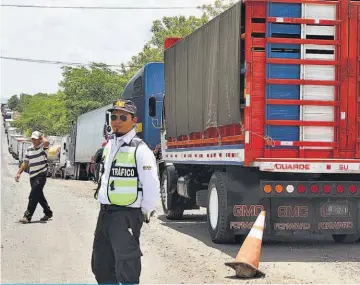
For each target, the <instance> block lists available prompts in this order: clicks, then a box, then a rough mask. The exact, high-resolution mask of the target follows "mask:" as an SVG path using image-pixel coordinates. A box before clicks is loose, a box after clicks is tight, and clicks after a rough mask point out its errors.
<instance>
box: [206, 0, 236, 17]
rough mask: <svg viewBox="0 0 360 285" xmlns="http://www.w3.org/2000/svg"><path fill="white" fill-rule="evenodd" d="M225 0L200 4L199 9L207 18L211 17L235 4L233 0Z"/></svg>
mask: <svg viewBox="0 0 360 285" xmlns="http://www.w3.org/2000/svg"><path fill="white" fill-rule="evenodd" d="M226 2H228V1H224V0H216V1H215V2H214V4H209V5H202V6H200V7H199V9H201V10H202V11H203V12H204V14H205V15H206V16H207V17H208V18H209V19H212V18H214V17H216V16H218V15H220V14H221V13H222V12H224V11H225V10H227V9H229V8H230V7H231V6H233V5H234V4H235V1H230V2H229V3H226Z"/></svg>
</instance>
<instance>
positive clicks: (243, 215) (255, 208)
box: [226, 166, 270, 236]
mask: <svg viewBox="0 0 360 285" xmlns="http://www.w3.org/2000/svg"><path fill="white" fill-rule="evenodd" d="M226 173H227V177H228V181H229V184H228V185H229V186H228V196H227V201H228V221H229V229H230V230H231V231H232V232H233V233H234V235H247V234H248V233H249V231H250V229H251V228H252V226H253V224H254V222H255V220H256V218H257V217H258V215H259V214H260V212H261V211H262V210H265V211H266V213H267V214H266V217H265V230H264V236H266V235H267V234H268V233H269V232H268V231H269V226H268V225H269V224H270V199H267V198H262V197H261V195H260V178H259V173H258V171H257V169H252V168H244V167H241V166H240V167H235V166H234V167H228V168H227V169H226Z"/></svg>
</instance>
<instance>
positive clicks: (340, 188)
mask: <svg viewBox="0 0 360 285" xmlns="http://www.w3.org/2000/svg"><path fill="white" fill-rule="evenodd" d="M336 191H337V192H338V193H344V191H345V187H344V186H343V185H338V186H336Z"/></svg>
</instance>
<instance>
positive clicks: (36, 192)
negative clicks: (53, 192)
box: [24, 172, 53, 220]
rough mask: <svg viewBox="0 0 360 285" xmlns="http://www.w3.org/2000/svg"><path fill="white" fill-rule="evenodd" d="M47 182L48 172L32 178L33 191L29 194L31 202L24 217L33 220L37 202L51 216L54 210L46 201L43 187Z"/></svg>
mask: <svg viewBox="0 0 360 285" xmlns="http://www.w3.org/2000/svg"><path fill="white" fill-rule="evenodd" d="M45 184H46V173H45V172H44V173H41V174H39V175H37V176H35V177H32V178H30V185H31V192H30V195H29V203H28V206H27V209H26V211H25V213H24V217H26V218H27V219H28V220H31V218H32V216H33V214H34V212H35V209H36V206H37V204H40V205H41V207H42V208H43V211H44V214H45V215H47V216H49V217H51V216H52V214H53V213H52V211H51V210H50V207H49V205H48V202H47V201H46V198H45V195H44V192H43V189H44V186H45Z"/></svg>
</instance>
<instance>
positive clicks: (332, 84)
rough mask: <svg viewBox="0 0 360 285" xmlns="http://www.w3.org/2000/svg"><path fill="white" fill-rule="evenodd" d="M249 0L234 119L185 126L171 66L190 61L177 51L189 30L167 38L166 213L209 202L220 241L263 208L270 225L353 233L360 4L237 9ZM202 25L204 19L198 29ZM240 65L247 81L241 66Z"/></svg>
mask: <svg viewBox="0 0 360 285" xmlns="http://www.w3.org/2000/svg"><path fill="white" fill-rule="evenodd" d="M242 7H245V13H241V18H242V20H241V21H239V25H241V22H242V23H243V24H245V31H241V33H242V32H244V33H245V37H244V38H245V48H243V52H245V56H244V58H245V61H244V60H243V58H242V56H241V52H239V55H240V59H241V58H242V61H243V62H244V65H245V68H246V73H245V82H246V89H245V91H244V95H243V97H242V98H241V97H240V104H241V103H243V105H242V106H241V107H242V108H243V111H242V112H241V113H240V115H241V116H242V117H241V119H240V120H239V121H238V122H236V120H232V121H231V118H230V121H231V122H230V123H229V124H221V123H219V122H217V124H216V125H215V126H214V125H213V126H210V127H209V126H208V125H206V124H204V125H206V128H203V129H202V130H201V131H196V132H187V133H186V132H185V131H183V130H185V129H186V127H185V128H184V126H182V125H181V124H182V122H180V123H177V121H176V118H175V119H174V118H173V116H174V110H175V117H176V116H177V114H178V113H177V111H180V112H179V114H180V113H181V112H182V111H183V110H184V108H183V105H182V104H183V102H181V100H189V99H186V97H184V96H185V95H184V94H186V91H183V90H182V89H181V88H184V87H183V86H181V84H178V83H176V84H175V83H172V81H171V78H172V77H174V75H170V72H175V71H171V68H172V67H173V68H174V69H176V70H181V68H182V66H181V64H182V65H184V63H182V61H181V60H179V59H176V56H175V60H173V59H171V54H176V52H177V53H179V54H180V53H181V49H184V46H185V45H186V41H187V42H189V41H191V36H192V34H191V35H190V36H189V37H190V39H189V38H188V37H187V38H185V39H184V40H180V41H177V42H176V43H173V42H172V44H171V46H167V47H166V49H165V99H164V118H163V139H162V154H163V157H162V158H163V161H162V163H161V164H160V173H161V185H162V189H161V196H162V202H163V208H164V212H165V214H166V216H167V217H168V219H181V218H182V216H183V212H184V210H193V209H198V208H199V207H206V208H207V216H208V228H209V232H210V235H211V238H212V240H213V241H214V242H218V243H228V242H231V241H234V240H236V237H238V236H244V235H245V234H247V233H248V231H249V230H250V228H251V227H252V224H253V222H254V221H255V219H256V217H257V215H258V214H259V212H260V211H261V210H263V209H265V210H267V216H266V225H267V227H266V234H267V235H276V236H281V235H292V234H294V233H300V234H325V235H326V234H330V235H332V236H333V238H334V240H335V241H338V242H354V241H357V240H359V237H360V182H359V174H360V153H359V146H360V103H359V102H360V95H359V92H358V88H359V87H360V84H359V79H358V78H359V72H360V68H359V58H360V52H359V50H360V47H359V46H358V42H359V35H360V33H359V31H360V29H359V26H358V23H359V21H358V17H359V15H360V14H359V15H358V13H360V12H359V11H360V10H359V9H360V8H358V7H359V5H358V4H357V3H356V2H351V1H348V0H345V1H343V0H339V1H310V0H287V1H285V0H275V1H270V0H269V1H266V0H247V1H244V3H243V4H241V3H237V4H235V5H234V6H233V7H232V8H230V9H233V10H234V9H242ZM230 9H229V10H230ZM358 10H359V11H358ZM228 13H229V14H230V13H231V12H228ZM224 15H225V13H224V14H223V15H220V16H224ZM244 19H245V21H244ZM229 21H230V20H229ZM201 29H206V28H203V27H202V28H200V29H199V31H196V32H201ZM194 34H195V33H194ZM350 35H356V36H353V37H352V36H350ZM194 37H195V36H194ZM239 38H240V33H239ZM239 46H240V49H241V44H240V45H239ZM239 65H240V63H239ZM198 70H200V68H199V69H198ZM209 72H212V71H211V70H210V71H209ZM237 72H238V78H239V82H240V79H241V75H240V67H239V69H238V70H237ZM204 76H206V75H204ZM169 78H170V79H169ZM177 78H181V76H180V75H178V76H177ZM188 78H189V75H188ZM180 83H181V82H180ZM184 84H185V83H184ZM194 88H195V87H194ZM174 90H175V91H174ZM188 90H191V89H190V88H188ZM176 92H178V93H179V94H181V96H182V97H180V98H182V99H180V98H179V96H177V97H176V95H178V94H176V95H174V94H175V93H176ZM190 95H191V96H195V95H196V94H195V93H192V94H190ZM190 95H189V94H187V95H186V96H190ZM238 96H241V95H240V92H239V93H238ZM219 98H220V97H219ZM167 100H169V101H168V102H167V103H166V101H167ZM176 100H178V101H176ZM203 100H204V99H203ZM177 102H179V103H178V105H176V104H177ZM203 102H204V101H203ZM236 103H237V102H236ZM240 104H239V105H237V104H236V105H237V106H238V107H239V109H240ZM205 105H206V104H205ZM188 106H189V105H188ZM203 106H204V105H203ZM208 106H209V104H208ZM167 108H169V109H170V110H167ZM190 110H191V109H190ZM219 110H220V111H219ZM201 112H202V113H204V112H206V109H204V107H202V110H200V113H201ZM218 112H221V109H218ZM190 114H191V111H190ZM169 116H170V119H169ZM230 117H231V116H230ZM168 123H169V124H168ZM188 125H190V121H188ZM204 125H203V126H204ZM194 128H195V127H194V126H193V127H192V129H194ZM188 129H189V130H190V129H191V127H190V126H189V128H188ZM179 130H181V131H179Z"/></svg>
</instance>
